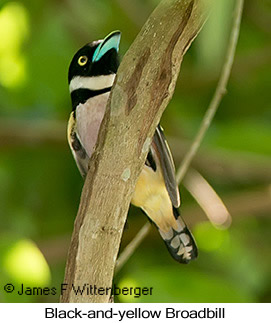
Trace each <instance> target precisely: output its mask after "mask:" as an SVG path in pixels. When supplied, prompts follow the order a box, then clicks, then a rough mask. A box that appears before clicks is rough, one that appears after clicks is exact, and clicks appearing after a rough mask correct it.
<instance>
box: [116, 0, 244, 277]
mask: <svg viewBox="0 0 271 323" xmlns="http://www.w3.org/2000/svg"><path fill="white" fill-rule="evenodd" d="M243 6H244V0H237V1H236V5H235V8H234V18H233V25H232V30H231V35H230V39H229V45H228V49H227V53H226V57H225V63H224V65H223V68H222V71H221V75H220V78H219V81H218V84H217V87H216V91H215V93H214V96H213V98H212V100H211V102H210V105H209V107H208V109H207V110H206V113H205V115H204V117H203V120H202V123H201V125H200V127H199V130H198V133H197V134H196V136H195V139H194V140H193V143H192V145H191V146H190V149H189V150H188V152H187V153H186V155H185V157H184V159H183V161H182V163H181V165H180V167H179V169H178V171H177V175H176V178H177V182H178V184H180V183H181V182H182V180H183V178H184V176H185V174H186V173H187V171H188V168H189V166H190V164H191V162H192V160H193V158H194V157H195V155H196V153H197V151H198V149H199V147H200V144H201V143H202V140H203V138H204V136H205V134H206V132H207V130H208V128H209V126H210V124H211V123H212V120H213V118H214V116H215V113H216V111H217V109H218V107H219V104H220V102H221V100H222V98H223V96H224V95H225V93H226V87H227V84H228V81H229V77H230V73H231V70H232V65H233V61H234V57H235V51H236V46H237V43H238V38H239V32H240V24H241V19H242V13H243ZM150 229H151V226H150V225H149V223H146V224H145V225H144V226H143V228H142V229H141V230H140V232H141V234H140V235H139V236H138V235H137V236H136V237H135V238H134V239H136V243H135V242H134V240H132V241H131V242H130V244H129V245H128V246H127V247H126V248H125V249H124V251H123V253H124V255H123V254H121V255H120V259H121V261H120V262H117V266H116V272H119V271H120V270H121V268H122V267H123V266H124V264H125V263H126V262H127V260H128V259H129V258H130V257H131V255H132V254H133V252H134V251H135V250H136V248H137V247H138V246H139V245H140V243H141V242H142V241H143V240H144V239H145V237H146V236H147V235H148V233H149V232H150Z"/></svg>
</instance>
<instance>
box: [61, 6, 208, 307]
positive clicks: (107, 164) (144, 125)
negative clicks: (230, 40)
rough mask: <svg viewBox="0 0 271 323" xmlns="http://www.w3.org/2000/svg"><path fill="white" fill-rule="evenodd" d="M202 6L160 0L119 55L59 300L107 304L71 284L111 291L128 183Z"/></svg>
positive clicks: (106, 297) (200, 20)
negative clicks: (115, 74)
mask: <svg viewBox="0 0 271 323" xmlns="http://www.w3.org/2000/svg"><path fill="white" fill-rule="evenodd" d="M208 2H209V1H208V0H182V1H181V0H164V1H162V2H161V3H160V4H159V5H158V7H157V8H156V9H155V10H154V12H153V13H152V14H151V16H150V18H149V19H148V21H147V22H146V24H145V25H144V26H143V28H142V30H141V32H140V33H139V35H138V36H137V38H136V40H135V41H134V43H133V44H132V46H131V47H130V49H129V50H128V52H127V54H126V55H125V57H124V58H123V61H122V63H121V65H120V67H119V71H118V74H117V78H116V81H115V86H114V89H113V90H112V93H111V96H110V99H109V103H108V106H107V110H106V113H105V117H104V119H103V123H102V126H101V130H100V133H99V138H98V144H97V147H96V150H95V153H94V154H93V155H92V157H91V160H90V168H89V172H88V175H87V178H86V181H85V185H84V188H83V192H82V196H81V202H80V206H79V211H78V214H77V217H76V220H75V225H74V231H73V235H72V241H71V245H70V249H69V255H68V260H67V266H66V273H65V283H66V284H67V290H66V292H65V293H63V295H62V298H61V301H62V302H109V298H110V295H106V293H104V295H86V294H83V295H80V296H76V295H75V294H74V293H73V291H72V284H74V285H76V286H77V285H79V286H83V285H84V284H85V283H90V284H91V285H96V286H97V287H98V288H99V287H100V288H103V289H104V290H105V289H106V288H110V287H111V286H112V279H113V272H114V267H115V262H116V258H117V253H118V250H119V244H120V239H121V236H122V231H123V226H124V223H125V219H126V216H127V211H128V208H129V204H130V201H131V198H132V194H133V190H134V187H135V183H136V180H137V178H138V176H139V174H140V172H141V169H142V167H143V164H144V162H145V159H146V156H147V152H148V150H149V145H150V143H151V138H152V136H153V133H154V130H155V127H156V126H157V124H158V122H159V120H160V117H161V115H162V113H163V111H164V109H165V108H166V106H167V104H168V102H169V100H170V99H171V97H172V95H173V92H174V88H175V84H176V79H177V76H178V73H179V69H180V65H181V61H182V58H183V55H184V54H185V52H186V51H187V49H188V47H189V46H190V44H191V42H192V41H193V39H194V38H195V37H196V35H197V34H198V32H199V31H200V29H201V27H202V25H203V23H204V21H205V19H206V13H207V10H206V8H205V6H206V5H207V3H208ZM169 20H170V23H169Z"/></svg>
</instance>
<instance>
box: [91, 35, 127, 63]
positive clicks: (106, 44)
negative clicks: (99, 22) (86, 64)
mask: <svg viewBox="0 0 271 323" xmlns="http://www.w3.org/2000/svg"><path fill="white" fill-rule="evenodd" d="M120 37H121V32H120V31H113V32H112V33H110V34H109V35H108V36H106V37H105V39H104V40H103V41H102V42H101V43H100V44H99V46H98V47H97V48H96V49H95V52H94V54H93V57H92V62H93V63H94V62H97V61H99V60H100V59H101V58H102V57H103V56H104V54H106V53H107V52H108V51H109V50H110V49H112V48H114V49H115V50H116V51H117V52H118V51H119V44H120Z"/></svg>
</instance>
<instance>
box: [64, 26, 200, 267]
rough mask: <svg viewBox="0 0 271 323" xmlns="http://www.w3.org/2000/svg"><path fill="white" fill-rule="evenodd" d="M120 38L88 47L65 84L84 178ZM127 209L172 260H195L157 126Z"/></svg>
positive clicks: (70, 131)
mask: <svg viewBox="0 0 271 323" xmlns="http://www.w3.org/2000/svg"><path fill="white" fill-rule="evenodd" d="M120 38H121V32H120V31H114V32H111V33H110V34H109V35H107V36H106V37H105V38H104V39H101V40H97V41H93V42H91V43H87V44H86V45H85V46H83V47H82V48H80V49H79V50H78V51H77V52H76V53H75V55H74V56H73V58H72V60H71V63H70V66H69V71H68V83H69V91H70V95H71V103H72V112H71V113H70V117H69V121H68V127H67V137H68V143H69V146H70V149H71V151H72V154H73V157H74V159H75V162H76V164H77V167H78V169H79V171H80V173H81V175H82V177H83V178H85V177H86V175H87V172H88V163H89V159H90V157H91V155H92V154H93V152H94V150H95V145H96V143H97V138H98V133H99V129H100V126H101V122H102V120H103V117H104V114H105V109H106V105H107V101H108V99H109V95H110V91H111V88H112V86H113V82H114V79H115V76H116V73H117V70H118V67H119V64H120V58H119V44H120ZM131 203H132V204H133V205H135V206H136V207H139V208H141V209H142V210H143V212H144V213H145V214H146V215H147V216H148V217H149V219H150V221H151V222H152V223H154V224H155V226H156V227H157V229H158V231H159V233H160V235H161V237H162V239H163V240H164V242H165V244H166V246H167V249H168V250H169V253H170V254H171V256H172V257H173V258H174V259H175V260H176V261H177V262H179V263H183V264H187V263H189V262H190V261H191V260H193V259H195V258H196V257H197V255H198V251H197V246H196V243H195V240H194V238H193V236H192V234H191V232H190V231H189V229H188V228H187V226H186V224H185V222H184V220H183V219H182V217H181V215H180V212H179V211H178V208H179V207H180V193H179V189H178V185H177V183H176V178H175V166H174V162H173V159H172V155H171V152H170V149H169V146H168V144H167V141H166V138H165V135H164V133H163V129H162V127H161V126H160V124H159V125H158V126H157V127H156V130H155V133H154V136H153V139H152V143H151V145H150V149H149V152H148V155H147V158H146V161H145V164H144V166H143V169H142V172H141V174H140V175H139V178H138V181H137V183H136V186H135V190H134V193H133V197H132V200H131Z"/></svg>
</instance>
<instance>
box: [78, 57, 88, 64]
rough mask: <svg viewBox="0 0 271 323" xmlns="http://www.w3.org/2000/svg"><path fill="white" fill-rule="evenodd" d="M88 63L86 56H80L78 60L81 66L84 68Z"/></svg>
mask: <svg viewBox="0 0 271 323" xmlns="http://www.w3.org/2000/svg"><path fill="white" fill-rule="evenodd" d="M87 61H88V58H87V56H85V55H84V56H80V57H79V59H78V64H79V65H80V66H84V65H86V64H87Z"/></svg>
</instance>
